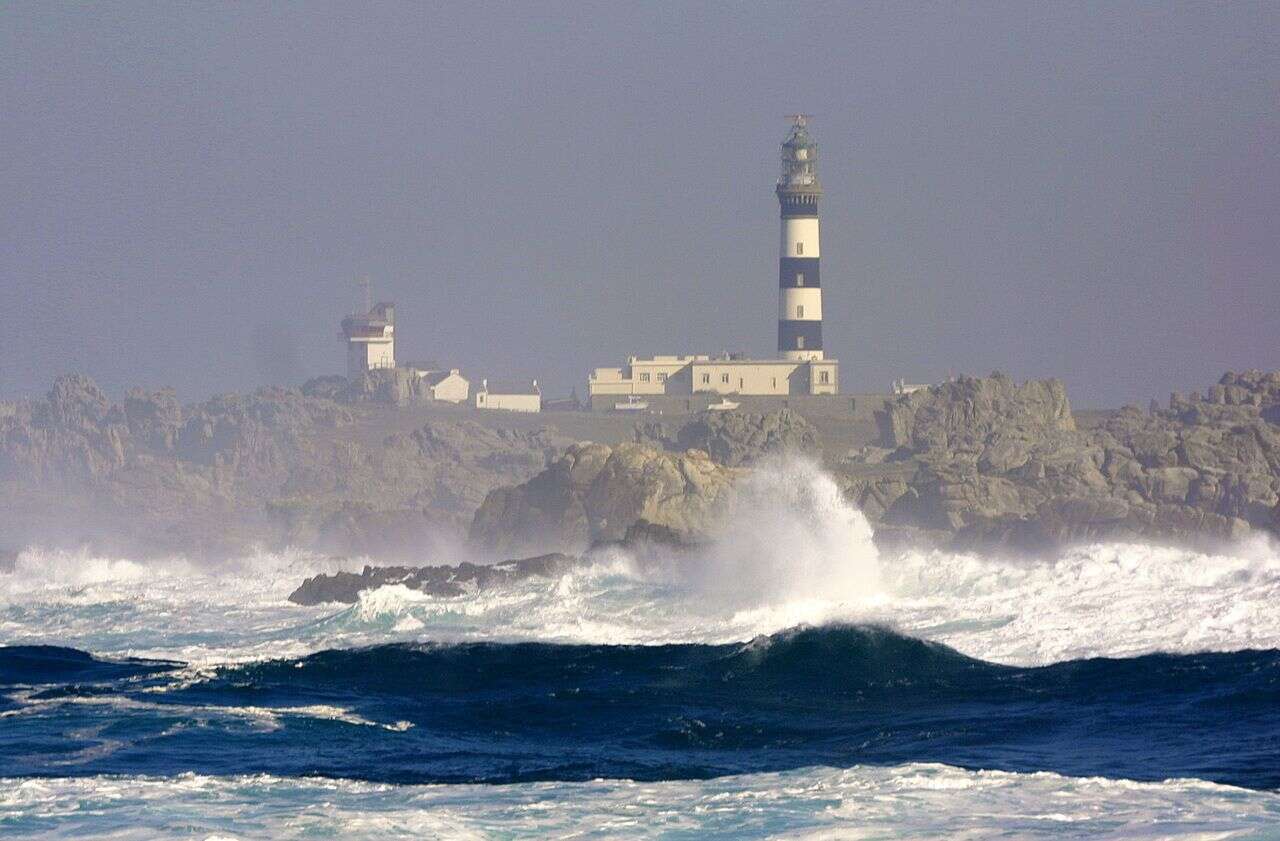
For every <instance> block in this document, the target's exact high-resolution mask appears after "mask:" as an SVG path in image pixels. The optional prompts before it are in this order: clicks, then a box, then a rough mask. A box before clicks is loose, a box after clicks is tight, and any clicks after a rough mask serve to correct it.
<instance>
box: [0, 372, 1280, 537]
mask: <svg viewBox="0 0 1280 841" xmlns="http://www.w3.org/2000/svg"><path fill="white" fill-rule="evenodd" d="M383 380H386V382H385V383H383V385H387V383H391V379H388V378H386V377H383V378H381V379H379V378H378V377H372V378H369V379H368V380H367V381H366V382H365V383H358V384H356V386H354V387H353V386H350V385H348V384H345V380H343V379H342V378H320V379H318V380H312V381H309V382H308V383H307V384H306V386H304V387H303V388H302V389H289V388H263V389H259V390H257V391H255V392H253V393H250V394H238V395H222V396H218V397H214V398H212V399H210V400H206V401H204V402H200V403H194V404H188V405H183V404H181V403H179V401H178V400H177V399H176V397H175V395H174V393H173V391H172V390H168V389H160V390H155V391H144V390H141V389H133V390H130V391H129V392H128V393H126V394H125V395H124V397H123V399H121V400H119V401H115V400H112V399H111V398H110V397H108V396H107V395H106V394H105V393H104V392H103V391H102V390H101V389H100V388H98V386H97V385H96V384H95V383H94V382H93V380H91V379H90V378H88V377H86V376H83V375H77V374H73V375H68V376H64V377H60V378H58V380H56V381H55V382H54V384H53V386H52V388H51V389H50V391H49V393H48V394H47V395H46V397H45V399H43V400H23V401H16V402H8V403H0V512H3V513H2V515H0V530H2V531H3V533H4V535H5V540H6V545H9V546H12V547H13V548H15V549H18V548H21V547H23V546H26V545H29V544H31V543H39V544H42V545H46V546H54V545H64V546H68V545H75V546H80V545H93V546H94V547H96V548H99V549H105V550H119V551H123V552H143V553H146V552H151V553H172V552H179V553H182V554H189V555H199V554H202V553H222V554H225V553H227V552H243V551H244V550H245V549H247V548H251V547H255V546H262V547H267V548H270V547H283V546H285V545H294V546H299V547H306V548H310V549H315V550H318V551H321V552H327V553H339V554H348V555H350V554H369V555H371V556H373V557H377V558H380V559H382V560H385V561H391V562H396V561H400V560H406V561H407V560H410V559H414V560H417V559H421V558H424V557H433V556H434V555H435V550H437V549H443V548H459V547H461V546H462V544H463V543H464V542H465V543H468V544H469V546H468V547H467V549H466V551H474V552H475V553H476V554H475V559H477V560H479V559H482V558H483V559H486V560H487V559H493V558H511V557H522V556H531V555H539V554H543V553H547V552H566V553H575V552H579V551H582V550H583V549H585V548H586V547H588V546H591V545H594V544H599V543H602V542H613V541H626V540H627V539H628V534H629V533H630V534H631V535H632V537H633V538H634V537H635V536H636V535H639V534H642V533H644V532H645V531H646V530H649V532H651V533H652V534H653V535H658V536H660V537H661V539H662V540H664V541H670V542H674V543H697V542H699V541H701V540H702V539H703V538H704V537H705V536H706V534H707V533H708V532H709V531H710V530H711V529H712V528H713V527H714V525H715V521H716V520H717V519H718V518H722V517H723V516H724V514H723V512H724V509H725V500H726V499H727V496H728V491H729V490H730V489H731V488H732V487H733V486H734V485H735V484H737V483H739V482H740V480H741V477H742V476H743V475H744V473H745V472H746V471H749V470H751V469H752V468H753V467H754V466H755V465H757V464H759V463H760V461H761V460H762V459H764V458H766V457H772V456H776V455H794V454H800V455H801V456H803V457H806V458H810V459H812V460H814V461H816V462H819V463H821V464H822V465H823V467H824V468H825V469H826V470H827V471H828V472H829V473H830V474H831V475H832V476H833V478H834V479H835V480H836V482H837V483H838V485H839V488H840V490H841V492H842V493H843V494H844V496H845V497H846V498H847V499H848V500H849V501H850V502H851V503H853V504H854V505H856V506H857V507H858V508H859V509H860V510H862V511H863V512H864V513H865V514H866V516H867V518H868V519H869V520H870V521H871V522H872V523H873V524H874V526H875V530H876V539H877V541H879V542H881V543H882V544H884V543H898V542H910V543H926V544H929V545H938V546H947V547H957V548H966V547H974V548H982V547H1002V546H1007V547H1011V548H1013V549H1016V550H1017V551H1039V550H1052V549H1053V548H1055V547H1059V546H1061V545H1063V544H1067V543H1073V542H1078V541H1092V540H1099V539H1108V540H1110V539H1138V540H1147V541H1151V540H1162V541H1170V542H1186V541H1203V540H1219V539H1235V538H1239V537H1242V536H1244V535H1247V534H1249V533H1250V532H1254V531H1268V532H1272V533H1277V532H1280V372H1270V373H1265V372H1260V371H1247V372H1243V373H1227V374H1225V375H1224V376H1223V377H1222V378H1221V380H1220V381H1219V382H1218V383H1216V384H1214V385H1212V386H1211V387H1209V388H1208V389H1206V390H1205V391H1204V393H1203V394H1196V393H1193V394H1190V395H1185V396H1184V395H1179V394H1174V395H1172V396H1171V398H1170V401H1169V403H1168V406H1167V407H1160V406H1154V407H1152V408H1151V409H1150V410H1148V411H1141V410H1139V409H1137V408H1134V407H1126V408H1124V409H1122V410H1118V411H1113V412H1106V413H1083V414H1079V415H1077V414H1074V413H1073V412H1072V410H1071V406H1070V402H1069V400H1068V397H1067V394H1066V391H1065V389H1064V388H1063V386H1062V384H1061V383H1060V382H1058V381H1056V380H1032V381H1029V382H1024V383H1016V382H1014V381H1013V380H1012V379H1010V378H1008V377H1006V376H1003V375H999V374H996V375H992V376H990V377H983V378H975V377H962V378H959V379H957V380H954V381H951V382H947V383H943V384H941V385H938V386H933V387H931V388H928V389H924V390H921V391H917V392H914V393H912V394H908V395H901V396H897V397H893V398H890V399H889V400H888V401H887V402H886V403H885V405H884V406H883V408H882V409H881V410H879V411H878V413H877V415H876V425H875V429H872V428H871V427H870V425H869V423H868V421H869V417H868V414H867V413H865V412H864V414H863V415H862V416H861V417H860V418H848V419H845V418H841V417H840V416H835V415H833V416H829V417H828V416H822V417H819V418H816V419H815V420H813V421H811V420H810V419H807V418H805V417H803V416H802V415H801V414H799V413H798V412H796V411H795V410H789V409H785V408H784V409H780V410H778V411H775V412H768V413H752V412H738V411H730V412H706V413H703V414H701V415H695V416H691V417H684V418H677V419H676V420H674V421H672V420H665V421H659V422H655V420H640V421H639V422H638V423H637V419H635V418H631V417H624V416H621V415H617V414H613V413H584V412H562V413H547V414H545V415H542V416H537V417H526V418H515V417H507V416H501V415H496V414H493V413H480V412H478V411H476V410H473V409H469V408H468V407H465V406H464V407H455V406H439V405H436V406H432V405H429V404H423V403H420V402H417V401H416V399H414V398H413V397H412V395H409V399H408V402H407V403H403V404H401V405H393V404H396V403H397V400H396V399H392V398H395V394H394V393H386V394H383V393H381V392H379V391H378V389H379V388H381V387H382V386H379V385H378V383H380V382H382V381H383ZM392 385H393V384H392ZM387 387H388V388H390V387H391V386H390V385H387ZM392 391H394V389H392ZM357 392H358V393H357ZM588 438H590V439H592V440H595V441H596V442H597V443H589V442H587V441H584V440H583V439H588Z"/></svg>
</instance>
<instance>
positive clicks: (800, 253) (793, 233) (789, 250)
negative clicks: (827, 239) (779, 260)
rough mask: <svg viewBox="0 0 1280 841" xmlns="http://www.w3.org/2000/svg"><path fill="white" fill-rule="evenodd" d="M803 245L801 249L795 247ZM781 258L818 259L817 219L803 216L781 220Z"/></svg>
mask: <svg viewBox="0 0 1280 841" xmlns="http://www.w3.org/2000/svg"><path fill="white" fill-rule="evenodd" d="M799 244H803V245H804V247H803V248H799V247H797V246H798V245H799ZM781 248H782V256H783V257H819V256H821V255H820V253H819V252H820V250H821V249H820V246H819V243H818V218H817V217H816V216H803V217H800V218H797V219H783V220H782V246H781Z"/></svg>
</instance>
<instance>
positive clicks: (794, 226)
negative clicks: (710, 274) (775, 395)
mask: <svg viewBox="0 0 1280 841" xmlns="http://www.w3.org/2000/svg"><path fill="white" fill-rule="evenodd" d="M790 119H791V121H792V124H791V133H790V134H789V135H788V136H787V139H786V142H784V143H783V144H782V176H781V177H780V178H779V179H778V188H777V191H776V192H777V194H778V204H779V206H780V207H781V209H782V238H781V253H780V254H779V255H778V257H779V259H778V355H779V356H780V357H781V358H783V359H787V360H793V361H804V362H811V361H815V360H819V359H822V281H821V277H820V276H819V274H818V260H819V258H820V257H821V256H822V249H821V246H820V245H819V239H818V199H819V198H820V197H821V196H822V187H821V186H820V185H819V184H818V172H817V168H816V167H817V158H818V147H817V145H816V144H814V142H813V139H812V138H811V137H810V136H809V129H808V123H809V120H808V118H807V117H806V116H805V115H803V114H796V115H795V116H793V117H791V118H790Z"/></svg>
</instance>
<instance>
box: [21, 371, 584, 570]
mask: <svg viewBox="0 0 1280 841" xmlns="http://www.w3.org/2000/svg"><path fill="white" fill-rule="evenodd" d="M413 417H415V416H413V415H409V416H406V415H403V414H397V413H396V410H394V409H391V408H390V407H381V406H377V405H371V406H354V405H350V404H347V403H340V402H337V401H334V400H332V399H327V398H323V397H315V396H307V395H306V394H304V393H303V392H301V391H300V390H298V389H286V388H263V389H259V390H258V391H255V392H253V393H251V394H240V395H223V396H219V397H215V398H212V399H211V400H208V401H205V402H203V403H198V404H191V405H186V406H183V405H181V404H180V403H179V402H178V401H177V399H176V397H175V396H174V393H173V392H172V391H171V390H167V389H162V390H158V391H154V392H146V391H143V390H140V389H133V390H130V391H129V392H128V393H127V394H126V395H125V397H124V399H123V401H121V402H119V403H117V402H114V401H112V400H111V399H110V398H108V397H107V395H106V394H105V393H104V392H103V391H102V390H101V389H100V388H98V386H97V385H96V384H95V383H94V382H93V380H91V379H90V378H88V377H86V376H84V375H80V374H72V375H67V376H64V377H59V378H58V380H56V381H55V383H54V384H53V387H52V388H51V389H50V391H49V393H48V395H47V398H46V399H45V400H28V401H21V402H16V403H3V404H0V502H2V503H3V508H4V512H5V513H4V517H3V521H2V522H0V528H3V529H4V531H5V532H6V536H7V539H9V540H11V541H14V542H15V543H17V544H18V545H25V544H26V543H29V542H37V543H41V544H43V545H58V544H64V545H83V544H88V545H94V546H97V547H100V548H104V549H111V550H119V551H127V552H141V553H167V552H179V553H183V554H197V555H198V554H201V553H205V552H210V553H227V552H236V551H244V550H245V549H247V548H250V547H253V546H257V545H265V546H284V545H289V544H293V545H302V546H310V547H313V548H317V549H321V550H325V551H337V552H363V551H390V550H392V549H396V548H398V549H401V550H406V549H408V550H413V551H415V552H416V551H418V550H420V549H421V547H422V546H423V545H424V543H426V542H427V541H430V540H432V539H439V538H444V539H449V540H457V539H460V538H461V537H462V536H463V535H464V534H465V532H466V528H467V526H468V524H469V523H470V521H471V517H472V514H473V513H474V511H475V509H476V507H477V506H479V504H480V503H481V501H482V500H483V499H484V497H485V494H486V493H487V492H488V491H489V490H490V489H491V488H492V487H494V486H496V485H499V484H503V483H506V482H510V481H512V480H513V479H516V480H519V479H523V478H525V477H527V476H531V475H533V474H534V473H536V472H537V471H538V470H540V469H541V468H542V467H543V466H544V465H545V464H546V463H547V461H548V459H549V458H550V457H552V456H553V455H555V454H557V453H558V452H560V450H562V449H563V448H564V446H566V445H567V444H568V443H570V439H568V438H563V437H560V436H557V435H556V434H555V433H554V432H551V431H549V430H547V429H529V430H515V429H494V428H490V427H486V426H482V425H480V424H477V423H474V422H471V421H469V420H466V419H463V418H456V419H455V418H453V417H436V416H431V417H430V418H428V419H425V421H424V420H419V421H418V422H417V425H415V426H410V427H407V428H406V425H405V422H406V420H408V419H412V418H413ZM418 417H420V416H418Z"/></svg>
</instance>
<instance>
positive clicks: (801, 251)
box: [796, 242, 804, 257]
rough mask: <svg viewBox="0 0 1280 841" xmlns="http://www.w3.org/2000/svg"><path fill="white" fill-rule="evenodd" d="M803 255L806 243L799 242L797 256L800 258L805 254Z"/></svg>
mask: <svg viewBox="0 0 1280 841" xmlns="http://www.w3.org/2000/svg"><path fill="white" fill-rule="evenodd" d="M803 253H804V243H803V242H797V243H796V256H797V257H798V256H800V255H801V254H803Z"/></svg>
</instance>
